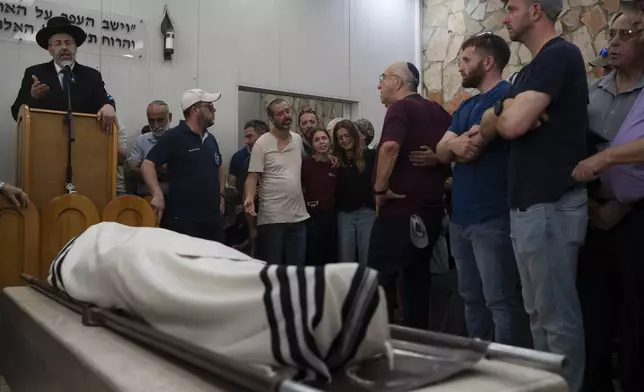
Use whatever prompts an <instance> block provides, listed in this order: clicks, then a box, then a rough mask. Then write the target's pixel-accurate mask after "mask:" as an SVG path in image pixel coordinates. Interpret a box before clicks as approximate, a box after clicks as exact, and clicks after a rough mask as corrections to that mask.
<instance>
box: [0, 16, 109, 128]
mask: <svg viewBox="0 0 644 392" xmlns="http://www.w3.org/2000/svg"><path fill="white" fill-rule="evenodd" d="M86 38H87V34H86V33H85V31H83V29H81V28H80V27H78V26H75V25H73V24H71V22H70V21H69V20H68V19H67V18H66V17H63V16H56V17H53V18H51V19H49V21H48V22H47V26H46V27H44V28H42V29H41V30H40V31H38V33H37V34H36V42H37V43H38V45H39V46H40V47H41V48H43V49H47V50H48V51H49V54H51V57H52V58H53V60H52V61H50V62H48V63H43V64H37V65H33V66H31V67H29V68H27V69H26V70H25V76H24V77H23V79H22V84H21V86H20V91H19V92H18V97H16V101H15V102H14V103H13V105H12V106H11V114H12V115H13V118H14V119H17V118H18V111H19V110H20V107H21V106H22V105H25V104H26V105H28V106H29V107H31V108H37V109H50V110H63V111H64V110H67V109H68V101H67V92H66V90H64V89H65V84H64V83H63V80H64V72H65V67H66V66H69V67H70V68H71V72H72V74H73V78H72V80H73V83H72V84H71V103H72V110H73V111H75V112H81V113H96V117H97V119H98V120H99V121H100V122H101V125H102V127H103V129H104V130H105V131H107V132H109V131H110V130H111V129H112V126H113V124H114V121H115V118H116V112H115V109H114V106H113V105H112V104H111V103H110V101H109V98H108V94H107V92H106V91H105V83H104V82H103V78H102V76H101V73H100V72H98V71H97V70H95V69H93V68H90V67H86V66H84V65H81V64H78V63H77V62H76V50H77V48H78V47H79V46H81V45H82V44H83V42H85V39H86Z"/></svg>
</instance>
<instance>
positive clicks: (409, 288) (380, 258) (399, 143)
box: [367, 62, 451, 329]
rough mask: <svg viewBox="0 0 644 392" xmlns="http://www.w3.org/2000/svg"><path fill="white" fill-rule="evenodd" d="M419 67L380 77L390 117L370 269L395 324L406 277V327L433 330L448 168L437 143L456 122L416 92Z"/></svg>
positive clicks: (381, 151) (399, 66)
mask: <svg viewBox="0 0 644 392" xmlns="http://www.w3.org/2000/svg"><path fill="white" fill-rule="evenodd" d="M418 84H419V73H418V69H416V67H415V66H414V65H413V64H411V63H406V62H400V63H395V64H392V65H390V66H389V67H388V68H387V69H386V70H385V72H384V73H383V74H382V75H380V84H379V85H378V89H379V90H380V98H381V100H382V102H383V103H384V104H385V105H390V106H389V109H388V111H387V115H386V116H385V121H384V125H383V129H382V136H381V138H380V144H379V145H378V157H377V160H376V168H375V170H374V177H375V180H374V188H373V190H374V194H375V197H376V213H377V218H376V221H375V222H374V225H373V229H372V231H371V239H370V241H369V256H368V261H367V264H368V265H369V267H371V268H374V269H376V270H377V271H379V272H380V274H379V279H380V284H381V285H382V286H383V288H384V289H385V293H386V295H387V305H388V311H389V319H390V320H393V310H394V309H393V306H394V304H395V303H396V294H397V291H396V282H397V280H398V275H399V274H400V273H402V279H403V280H402V291H403V298H402V308H403V324H404V325H405V326H408V327H414V328H424V329H427V328H428V327H429V288H430V279H431V275H430V271H429V260H430V259H431V257H432V249H433V247H434V243H435V242H436V240H437V239H438V237H439V236H440V233H441V229H442V221H443V215H444V213H445V207H444V204H443V195H444V193H445V178H446V174H447V167H446V166H443V165H439V163H438V159H437V157H436V155H435V154H434V151H436V146H437V144H438V142H439V141H440V140H441V138H442V137H443V135H444V134H445V131H446V130H447V128H448V127H449V125H450V123H451V116H450V115H449V114H448V113H447V112H446V111H445V110H443V108H442V107H441V106H440V105H438V104H436V103H433V102H431V101H428V100H426V99H424V98H423V97H421V96H420V95H419V94H418V93H417V90H418Z"/></svg>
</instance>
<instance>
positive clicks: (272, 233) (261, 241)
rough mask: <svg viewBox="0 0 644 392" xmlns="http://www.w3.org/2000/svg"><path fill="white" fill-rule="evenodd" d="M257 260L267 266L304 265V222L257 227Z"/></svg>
mask: <svg viewBox="0 0 644 392" xmlns="http://www.w3.org/2000/svg"><path fill="white" fill-rule="evenodd" d="M257 247H258V249H257V250H258V255H257V256H258V258H259V259H260V260H264V261H266V262H267V263H268V264H285V265H304V261H305V260H306V221H303V222H297V223H273V224H268V225H260V226H258V227H257Z"/></svg>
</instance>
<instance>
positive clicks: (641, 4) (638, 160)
mask: <svg viewBox="0 0 644 392" xmlns="http://www.w3.org/2000/svg"><path fill="white" fill-rule="evenodd" d="M623 5H626V7H623V8H624V9H625V11H627V12H628V11H635V12H636V14H637V16H636V19H635V23H633V28H634V29H635V30H639V35H638V36H637V37H634V38H633V39H637V40H638V41H639V42H638V43H639V45H642V46H644V0H638V1H635V2H630V1H629V2H627V3H626V4H623ZM633 5H634V6H636V7H637V10H633V9H632V8H633V7H632V6H633ZM572 176H573V177H574V178H575V179H577V180H578V181H591V180H593V179H595V178H597V177H598V176H601V178H602V180H603V181H607V182H608V183H609V185H610V188H611V190H612V192H613V194H614V195H615V197H616V198H617V200H618V201H619V202H621V203H628V204H630V205H631V206H632V209H633V211H632V212H631V215H630V221H629V224H630V229H629V231H628V234H630V240H629V242H630V244H632V246H631V247H629V248H628V249H626V250H625V253H626V254H627V255H628V257H630V258H631V262H630V263H628V265H627V267H628V268H629V271H627V273H625V274H622V279H630V281H621V282H620V285H622V286H626V287H630V288H632V290H630V292H629V294H630V297H631V298H629V300H630V301H632V302H631V304H632V308H630V307H629V309H627V311H628V312H629V320H630V321H631V324H635V325H631V326H630V327H629V328H631V329H632V330H633V331H640V333H639V334H638V336H633V337H630V339H629V341H628V344H629V345H630V346H631V347H630V350H629V353H630V355H629V357H628V358H621V360H622V361H624V362H625V364H626V366H625V367H627V369H628V370H630V372H628V373H629V377H627V378H626V379H625V380H623V382H624V383H625V384H626V385H624V384H622V388H623V390H624V391H640V390H641V387H642V385H644V376H643V375H642V374H641V371H640V372H638V369H639V370H641V369H644V336H643V334H642V331H644V241H642V233H644V92H642V93H640V95H639V97H638V98H637V100H636V101H635V104H634V105H633V106H632V108H631V110H630V112H629V114H628V116H627V117H626V119H625V120H624V122H623V123H622V126H621V127H620V129H619V131H618V132H617V135H616V136H615V139H614V140H613V142H612V144H611V146H610V148H607V149H605V150H603V151H601V152H599V153H598V154H595V155H593V156H591V157H590V158H587V159H584V160H583V161H581V162H579V164H578V165H577V166H576V167H575V169H574V170H573V173H572ZM627 243H628V242H627ZM620 305H621V306H624V304H620ZM621 338H622V339H623V338H624V337H621ZM624 370H626V369H622V371H624Z"/></svg>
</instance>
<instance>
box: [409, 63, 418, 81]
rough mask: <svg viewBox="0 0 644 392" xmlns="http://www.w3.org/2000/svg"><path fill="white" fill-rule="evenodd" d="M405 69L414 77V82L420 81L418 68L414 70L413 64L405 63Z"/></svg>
mask: <svg viewBox="0 0 644 392" xmlns="http://www.w3.org/2000/svg"><path fill="white" fill-rule="evenodd" d="M407 68H408V69H409V72H411V74H412V75H414V78H416V80H419V79H420V72H418V68H416V66H415V65H414V64H412V63H410V62H407Z"/></svg>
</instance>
